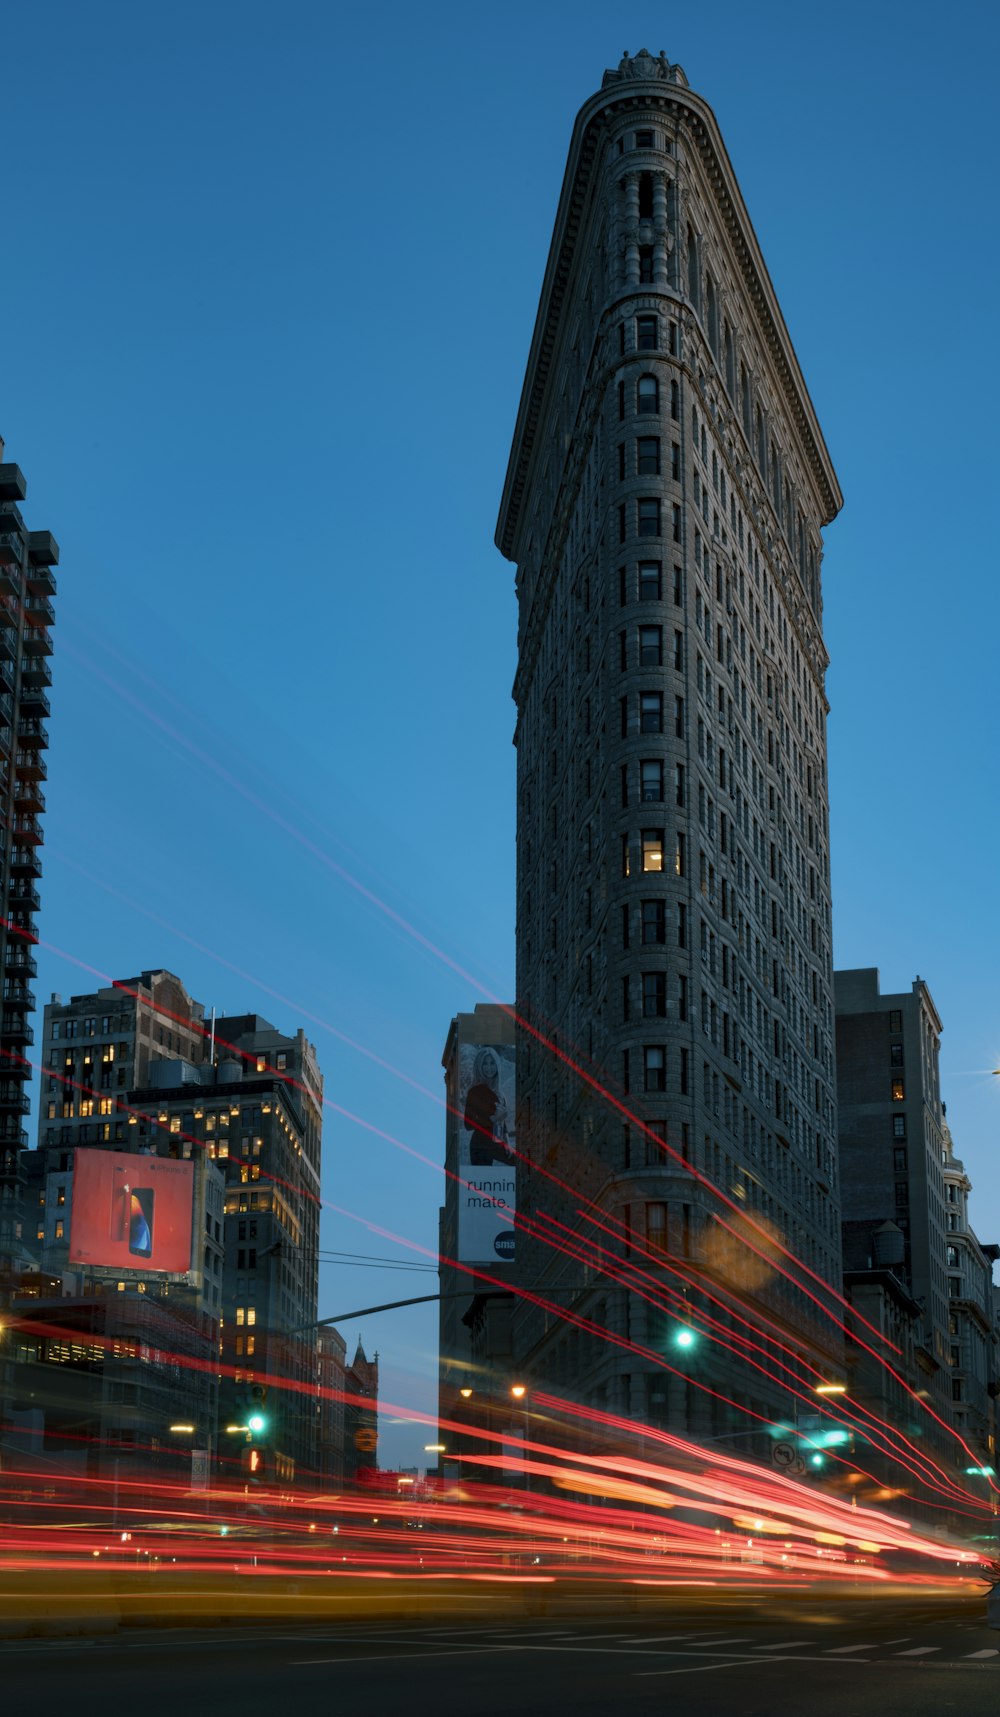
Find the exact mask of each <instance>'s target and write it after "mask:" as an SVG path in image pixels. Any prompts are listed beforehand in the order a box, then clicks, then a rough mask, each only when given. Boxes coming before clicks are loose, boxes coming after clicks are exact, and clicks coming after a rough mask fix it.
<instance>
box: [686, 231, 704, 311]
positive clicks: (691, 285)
mask: <svg viewBox="0 0 1000 1717" xmlns="http://www.w3.org/2000/svg"><path fill="white" fill-rule="evenodd" d="M687 253H688V297H689V298H690V300H691V302H692V304H693V305H694V307H695V309H696V310H697V309H699V308H700V307H701V294H700V292H699V291H698V244H697V241H696V239H695V236H694V230H693V228H691V227H688V231H687Z"/></svg>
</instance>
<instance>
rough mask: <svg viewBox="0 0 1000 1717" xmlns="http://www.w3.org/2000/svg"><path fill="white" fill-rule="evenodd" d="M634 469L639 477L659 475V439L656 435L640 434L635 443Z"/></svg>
mask: <svg viewBox="0 0 1000 1717" xmlns="http://www.w3.org/2000/svg"><path fill="white" fill-rule="evenodd" d="M635 469H636V474H637V476H639V477H658V476H659V475H660V440H659V436H656V435H640V437H639V439H638V441H637V442H636V444H635Z"/></svg>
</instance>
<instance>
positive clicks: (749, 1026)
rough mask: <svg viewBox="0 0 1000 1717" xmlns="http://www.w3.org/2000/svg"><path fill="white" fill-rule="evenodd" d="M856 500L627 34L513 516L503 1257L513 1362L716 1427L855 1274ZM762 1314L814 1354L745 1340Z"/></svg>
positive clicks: (682, 105) (653, 1413)
mask: <svg viewBox="0 0 1000 1717" xmlns="http://www.w3.org/2000/svg"><path fill="white" fill-rule="evenodd" d="M840 506H841V494H840V489H839V486H838V483H837V477H836V474H835V471H834V469H833V465H832V463H831V460H830V456H829V454H828V452H827V449H826V446H825V444H824V440H823V436H822V432H821V430H820V426H819V423H818V421H817V418H816V414H815V412H814V409H813V406H812V403H811V400H810V397H809V393H808V390H807V387H806V382H805V379H804V377H803V375H802V372H801V369H800V367H799V364H798V360H797V358H796V355H795V350H794V347H793V345H792V341H791V337H790V335H789V332H788V329H787V327H786V325H785V321H784V318H783V315H782V311H781V308H780V306H779V304H778V300H777V297H776V294H775V291H774V287H773V285H772V283H771V280H770V278H769V275H768V272H767V267H766V264H765V261H764V258H763V255H762V254H761V250H760V247H759V245H758V243H757V239H756V236H755V234H754V230H753V225H752V223H751V219H750V215H749V212H748V210H747V208H746V206H745V204H744V201H743V198H742V195H741V192H740V188H739V185H738V183H737V179H736V174H735V171H734V168H733V165H732V163H731V162H730V159H729V156H728V154H727V152H726V148H725V144H724V142H723V139H722V136H721V133H720V131H719V127H718V125H717V123H716V120H715V118H714V115H713V113H712V111H711V109H710V107H709V106H708V104H707V102H706V101H705V99H704V98H703V97H702V96H700V95H697V94H695V93H694V92H693V91H692V90H691V89H690V88H689V86H688V82H687V79H686V77H685V75H684V72H683V70H682V69H681V68H680V67H679V66H677V65H673V64H671V63H670V62H668V61H667V60H666V58H665V57H664V56H663V55H660V56H658V57H657V56H653V55H650V54H648V53H646V52H645V51H643V52H642V53H640V54H638V55H636V56H634V57H633V56H631V55H628V54H626V55H625V56H624V57H623V59H622V61H621V63H620V65H619V66H617V67H616V68H614V69H612V70H609V71H608V72H606V73H605V76H604V80H603V84H602V88H601V90H600V91H599V93H597V94H596V95H594V96H592V97H591V98H590V99H589V100H588V101H587V102H586V103H585V104H584V106H583V108H582V109H581V111H580V113H579V115H578V117H577V121H576V125H575V128H574V131H573V136H572V140H571V143H570V150H569V161H568V165H567V168H566V174H565V177H564V180H563V185H562V191H561V194H560V198H559V206H558V210H557V213H556V221H555V229H554V233H553V237H552V243H551V248H550V251H549V257H548V262H547V264H546V268H545V275H544V280H543V284H542V293H541V302H540V305H539V309H538V315H537V319H536V323H535V329H534V334H533V336H532V342H531V348H530V352H529V356H528V365H527V373H526V376H525V381H524V387H523V391H522V394H521V401H520V406H519V409H518V415H517V422H516V427H515V433H514V441H513V447H512V450H511V455H510V462H509V465H508V469H507V477H506V483H505V486H504V492H503V499H502V505H501V510H500V517H499V523H498V529H497V544H498V546H499V548H500V550H501V552H502V553H503V554H504V555H505V556H506V557H507V558H508V559H509V560H511V561H513V562H514V563H515V566H516V590H517V597H518V610H519V660H518V668H517V674H516V678H515V685H514V697H515V702H516V706H517V715H516V727H515V744H516V748H517V812H518V828H517V1013H518V1016H519V1020H520V1022H521V1024H520V1027H519V1038H518V1061H517V1075H518V1115H517V1138H518V1154H519V1162H518V1185H517V1208H518V1227H517V1247H518V1263H517V1270H518V1275H519V1278H520V1279H521V1280H524V1281H530V1283H531V1284H532V1288H533V1289H534V1290H535V1292H536V1294H537V1295H538V1296H539V1298H540V1299H541V1300H543V1301H547V1302H548V1304H547V1305H546V1304H544V1303H541V1304H539V1303H536V1304H531V1303H529V1302H526V1301H522V1302H519V1304H518V1307H517V1310H516V1312H515V1323H514V1346H515V1352H516V1355H517V1363H518V1368H519V1374H520V1373H522V1372H523V1374H524V1375H525V1377H526V1381H527V1382H529V1383H530V1381H531V1379H532V1377H537V1378H539V1379H542V1380H544V1382H545V1383H546V1384H547V1385H549V1386H552V1387H555V1388H556V1389H557V1390H558V1389H562V1390H564V1391H566V1392H568V1393H572V1394H574V1395H575V1396H577V1397H581V1396H582V1397H583V1398H584V1399H585V1400H586V1401H587V1402H588V1403H590V1404H592V1405H594V1406H597V1407H601V1408H607V1409H609V1410H610V1411H612V1412H617V1413H624V1414H626V1415H628V1416H629V1417H630V1418H632V1419H633V1420H636V1421H640V1422H642V1421H646V1422H652V1423H655V1424H658V1425H669V1426H670V1428H671V1429H674V1430H684V1429H687V1430H688V1431H690V1432H692V1433H694V1434H696V1435H705V1436H711V1437H718V1438H719V1439H720V1440H721V1439H724V1438H725V1437H726V1436H727V1435H728V1434H733V1435H736V1434H738V1435H739V1436H740V1437H741V1438H744V1439H745V1438H746V1437H747V1436H748V1434H749V1433H748V1430H747V1427H748V1425H749V1426H751V1427H752V1425H753V1424H754V1423H755V1422H758V1421H755V1420H753V1419H752V1418H751V1419H748V1418H747V1417H746V1415H747V1414H748V1413H750V1414H758V1415H760V1416H761V1417H763V1418H780V1417H781V1416H782V1412H783V1411H787V1393H786V1384H788V1383H789V1382H795V1381H797V1382H798V1384H800V1385H801V1387H802V1388H803V1389H808V1388H809V1387H811V1383H810V1377H812V1376H814V1375H815V1372H816V1371H820V1372H825V1371H828V1370H829V1368H831V1367H835V1366H836V1365H837V1363H838V1359H839V1340H840V1338H839V1335H838V1332H837V1326H836V1324H835V1323H834V1322H833V1321H832V1319H829V1318H825V1317H819V1316H817V1315H816V1313H815V1308H814V1306H813V1304H812V1302H811V1301H810V1300H809V1298H808V1297H807V1294H806V1293H804V1292H802V1291H801V1289H800V1287H799V1286H798V1285H797V1284H799V1283H803V1282H804V1281H806V1280H808V1282H809V1285H810V1287H811V1288H815V1282H816V1279H817V1278H818V1280H819V1283H820V1285H821V1288H822V1285H823V1284H826V1285H827V1286H828V1287H829V1289H830V1290H831V1293H833V1292H835V1291H837V1290H839V1284H840V1206H839V1194H838V1184H837V1161H836V1142H837V1139H836V1111H835V1089H834V1065H833V1003H832V966H831V951H830V949H831V943H830V880H829V847H828V833H829V831H828V802H827V769H826V717H827V700H826V694H825V689H824V679H825V672H826V667H827V654H826V649H825V646H824V641H823V629H822V594H821V586H820V567H821V562H822V556H823V541H822V532H823V528H824V527H825V526H827V525H828V524H829V523H830V522H831V521H832V520H833V518H834V517H835V516H836V514H837V512H838V510H839V508H840ZM724 1225H725V1226H724ZM762 1231H763V1232H764V1233H766V1234H767V1235H768V1236H773V1237H774V1242H775V1246H774V1248H773V1249H772V1250H771V1251H770V1252H769V1251H768V1248H769V1245H770V1242H769V1241H765V1242H764V1243H763V1244H764V1252H765V1257H764V1258H763V1259H762V1260H760V1261H759V1262H758V1263H756V1264H755V1263H753V1262H752V1261H751V1259H752V1254H751V1252H750V1245H749V1243H750V1242H753V1241H754V1240H756V1243H757V1244H758V1245H759V1244H760V1243H761V1241H760V1236H761V1232H762ZM778 1248H784V1249H785V1250H784V1251H780V1250H778ZM795 1260H798V1261H800V1262H801V1264H803V1265H805V1267H806V1268H807V1269H808V1270H810V1271H812V1272H814V1273H815V1275H814V1276H813V1277H811V1278H804V1277H803V1274H802V1271H801V1270H800V1268H799V1267H798V1264H797V1263H796V1262H795ZM650 1284H651V1285H652V1286H650ZM577 1290H579V1291H577ZM830 1304H831V1306H833V1301H832V1299H831V1300H830ZM555 1307H558V1308H568V1309H570V1310H571V1311H572V1313H573V1314H574V1321H572V1322H571V1323H570V1322H568V1321H567V1320H566V1319H565V1318H564V1317H563V1316H562V1315H560V1312H558V1311H555V1310H553V1309H552V1308H555ZM710 1317H714V1318H715V1319H716V1320H717V1321H716V1324H715V1325H714V1326H711V1325H710V1324H709V1322H708V1319H709V1318H710ZM692 1320H693V1321H694V1323H695V1324H696V1325H697V1328H698V1331H699V1332H700V1333H699V1336H698V1338H697V1354H698V1357H697V1361H696V1362H694V1361H693V1359H692V1353H693V1346H692V1347H691V1348H688V1349H687V1352H686V1353H685V1350H684V1348H683V1347H680V1346H678V1339H679V1337H684V1339H685V1340H686V1341H687V1340H690V1339H692V1332H691V1331H690V1330H689V1329H688V1328H687V1325H688V1323H689V1322H690V1321H692ZM740 1320H742V1321H740ZM765 1320H768V1321H769V1322H770V1324H771V1326H772V1328H773V1330H774V1333H775V1336H776V1338H777V1340H778V1341H779V1343H781V1342H783V1343H785V1344H786V1346H791V1347H793V1348H794V1349H795V1350H796V1352H800V1353H801V1354H802V1355H803V1357H804V1359H805V1360H806V1361H807V1364H806V1367H805V1369H804V1370H803V1371H802V1372H801V1374H799V1372H798V1370H797V1368H796V1365H795V1364H792V1366H791V1369H788V1366H787V1364H786V1359H787V1355H786V1358H785V1359H782V1357H781V1354H780V1352H779V1349H778V1348H777V1347H776V1348H775V1349H774V1350H773V1351H772V1350H771V1349H770V1348H769V1347H767V1348H766V1366H765V1368H764V1369H763V1370H761V1369H759V1368H754V1367H753V1366H752V1365H750V1364H749V1363H745V1362H744V1360H743V1359H742V1358H741V1357H740V1354H739V1346H740V1341H741V1340H743V1339H745V1338H746V1336H747V1334H748V1330H749V1328H750V1327H754V1328H755V1329H757V1330H759V1329H760V1327H761V1324H762V1322H764V1321H765ZM661 1355H662V1356H663V1358H662V1363H661V1362H660V1359H659V1357H658V1356H661ZM810 1367H812V1368H813V1369H812V1371H810V1369H809V1368H810ZM713 1391H714V1393H713ZM735 1446H736V1447H737V1448H741V1449H742V1450H743V1451H744V1452H746V1451H747V1449H748V1443H747V1442H746V1441H745V1440H744V1441H741V1442H740V1443H738V1444H736V1445H735ZM768 1446H769V1445H768V1443H767V1439H766V1436H765V1437H764V1438H763V1439H762V1448H766V1447H768Z"/></svg>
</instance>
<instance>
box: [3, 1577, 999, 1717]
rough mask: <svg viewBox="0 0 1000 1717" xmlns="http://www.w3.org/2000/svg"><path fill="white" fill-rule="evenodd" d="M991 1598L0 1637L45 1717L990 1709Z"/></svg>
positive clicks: (880, 1716)
mask: <svg viewBox="0 0 1000 1717" xmlns="http://www.w3.org/2000/svg"><path fill="white" fill-rule="evenodd" d="M983 1609H984V1606H983V1603H982V1602H981V1601H980V1602H978V1603H962V1604H957V1605H956V1604H950V1603H946V1602H942V1603H937V1604H932V1603H926V1604H922V1605H920V1606H907V1605H903V1604H898V1603H896V1604H891V1605H890V1604H876V1603H874V1602H872V1601H868V1602H867V1603H864V1602H860V1601H859V1602H857V1603H853V1604H844V1603H826V1602H824V1601H823V1600H822V1599H819V1600H817V1601H816V1602H813V1603H802V1602H799V1603H797V1604H795V1605H794V1606H791V1605H783V1604H782V1602H781V1601H780V1600H775V1601H774V1603H773V1604H772V1605H768V1606H766V1607H764V1608H761V1607H757V1606H754V1607H745V1608H742V1609H741V1608H740V1607H739V1606H736V1605H730V1606H727V1607H726V1608H725V1609H724V1610H720V1609H718V1608H714V1609H709V1608H706V1609H693V1608H690V1607H687V1608H679V1607H678V1608H676V1609H674V1608H672V1607H671V1606H670V1605H669V1604H667V1603H664V1602H662V1601H660V1602H658V1603H657V1604H656V1607H655V1613H652V1612H649V1611H647V1612H646V1613H643V1611H642V1610H640V1611H639V1612H633V1613H627V1612H623V1613H622V1614H620V1615H618V1616H617V1617H615V1616H612V1615H610V1614H607V1613H606V1612H605V1613H602V1614H601V1615H600V1616H599V1617H598V1616H594V1617H590V1618H588V1617H585V1616H583V1617H581V1616H577V1617H572V1616H563V1617H562V1618H558V1617H555V1616H553V1617H551V1618H532V1619H527V1620H523V1621H515V1620H511V1619H509V1618H508V1619H506V1620H498V1621H497V1623H496V1625H495V1626H490V1625H489V1622H488V1621H487V1622H485V1623H484V1622H482V1621H476V1622H470V1621H466V1622H462V1621H461V1620H458V1621H455V1620H450V1621H449V1620H445V1619H442V1620H441V1621H440V1622H438V1621H436V1620H435V1619H434V1618H433V1617H429V1618H427V1619H426V1620H424V1621H419V1622H417V1621H413V1620H409V1621H404V1622H401V1623H400V1624H399V1625H398V1626H393V1625H392V1624H391V1623H388V1622H385V1621H382V1622H378V1623H371V1624H358V1623H343V1624H340V1625H338V1626H330V1625H328V1624H325V1623H324V1624H318V1625H316V1626H303V1627H295V1626H275V1627H270V1628H252V1629H246V1628H242V1627H239V1626H230V1627H228V1628H225V1629H221V1628H190V1627H185V1628H178V1629H143V1630H141V1631H138V1630H131V1629H126V1630H123V1631H122V1632H121V1633H119V1634H116V1635H113V1636H110V1637H108V1638H105V1639H101V1638H97V1639H86V1638H81V1639H52V1640H42V1639H29V1640H22V1641H10V1642H8V1643H5V1644H0V1685H2V1687H3V1700H4V1707H5V1709H7V1710H9V1711H11V1712H15V1711H31V1712H33V1713H35V1714H36V1717H50V1714H51V1717H57V1714H58V1717H65V1714H66V1713H67V1712H72V1713H73V1717H98V1714H100V1717H108V1714H109V1713H115V1714H116V1717H117V1714H118V1713H128V1714H129V1717H133V1714H134V1717H200V1713H202V1712H205V1713H211V1717H263V1714H264V1713H267V1714H268V1717H274V1714H275V1713H278V1714H279V1717H280V1714H281V1713H282V1710H283V1708H284V1709H287V1710H289V1711H291V1712H296V1713H299V1712H312V1711H316V1712H317V1713H324V1714H325V1713H326V1712H328V1711H336V1713H337V1717H396V1714H397V1713H398V1714H400V1717H561V1714H562V1713H564V1712H565V1713H572V1714H573V1717H590V1714H594V1717H597V1713H600V1717H617V1713H619V1712H621V1713H628V1717H647V1714H649V1717H652V1713H654V1712H655V1713H656V1714H657V1717H663V1714H664V1713H665V1712H668V1713H669V1714H670V1717H687V1714H688V1713H691V1717H694V1714H695V1713H699V1714H700V1713H702V1712H704V1711H705V1710H706V1709H724V1710H725V1712H726V1717H772V1714H777V1713H782V1714H787V1717H833V1714H834V1713H836V1717H845V1713H848V1714H849V1717H940V1714H941V1713H946V1712H949V1711H956V1712H958V1711H961V1712H962V1713H963V1717H996V1713H997V1712H998V1711H1000V1632H997V1631H996V1630H994V1629H990V1628H987V1627H986V1625H985V1621H984V1619H983Z"/></svg>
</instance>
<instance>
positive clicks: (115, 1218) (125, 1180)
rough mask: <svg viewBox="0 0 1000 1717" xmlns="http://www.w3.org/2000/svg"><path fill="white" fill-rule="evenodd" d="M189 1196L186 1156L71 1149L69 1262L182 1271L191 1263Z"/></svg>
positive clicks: (191, 1187)
mask: <svg viewBox="0 0 1000 1717" xmlns="http://www.w3.org/2000/svg"><path fill="white" fill-rule="evenodd" d="M193 1201H194V1165H193V1164H192V1163H190V1162H175V1161H174V1160H173V1159H172V1158H164V1157H146V1156H131V1155H128V1154H127V1153H126V1152H124V1151H97V1150H78V1151H75V1152H74V1153H73V1210H72V1215H71V1218H70V1229H69V1261H70V1263H71V1264H95V1265H99V1266H102V1267H104V1268H107V1269H130V1270H142V1271H147V1270H148V1271H157V1272H159V1273H162V1274H165V1275H177V1276H180V1275H183V1274H184V1273H185V1272H186V1271H188V1270H190V1268H191V1214H192V1205H193Z"/></svg>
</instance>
